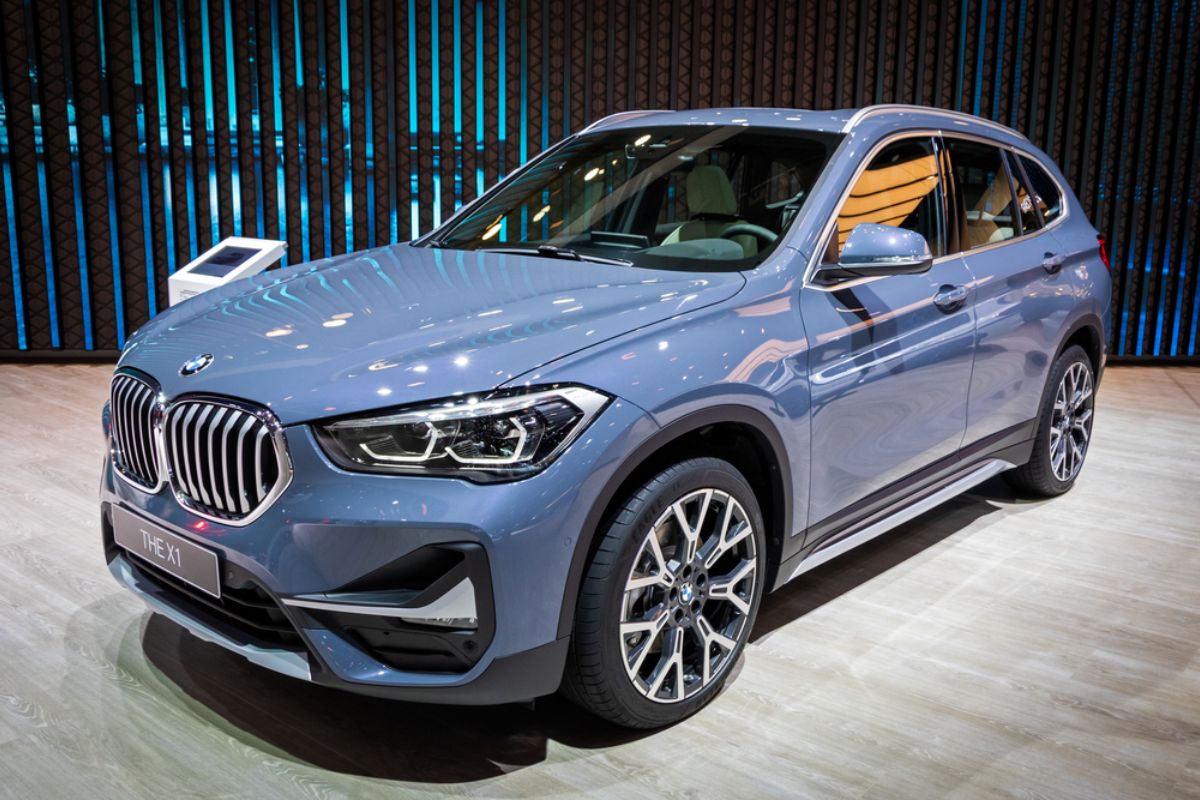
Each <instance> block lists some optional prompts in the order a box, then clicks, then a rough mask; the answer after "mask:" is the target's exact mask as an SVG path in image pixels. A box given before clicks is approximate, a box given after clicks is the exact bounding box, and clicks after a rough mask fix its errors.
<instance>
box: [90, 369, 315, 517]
mask: <svg viewBox="0 0 1200 800" xmlns="http://www.w3.org/2000/svg"><path fill="white" fill-rule="evenodd" d="M109 409H110V425H111V428H110V445H111V454H110V455H111V460H112V464H113V467H114V468H115V470H116V472H117V473H118V474H119V475H120V476H121V477H122V478H124V479H125V480H126V481H128V482H129V483H131V484H133V485H134V486H136V487H138V488H140V489H142V490H143V491H150V492H157V491H158V490H159V488H160V487H161V486H162V485H163V484H164V483H166V482H168V481H169V482H170V484H171V489H172V491H173V492H174V494H175V498H176V499H177V500H178V501H179V502H180V504H181V505H183V506H184V507H185V508H187V509H189V510H190V511H192V512H193V513H195V514H197V515H199V516H202V517H206V518H208V519H212V520H216V521H218V522H225V523H229V524H231V525H245V524H248V523H249V522H251V521H253V520H254V519H257V517H258V516H259V515H260V514H261V513H262V512H263V511H264V510H265V509H266V508H267V506H269V505H270V503H271V502H273V501H274V500H275V498H276V497H278V496H279V494H280V493H282V492H283V490H284V489H285V488H286V487H287V484H288V483H289V481H290V480H291V461H290V459H289V458H288V454H287V445H286V444H285V442H284V438H283V433H282V429H281V428H280V427H279V423H278V422H277V421H276V420H275V418H274V416H273V415H272V414H271V413H270V411H268V410H266V409H260V408H255V407H251V406H247V405H244V404H242V403H240V402H237V401H227V400H223V399H219V398H202V397H195V398H191V397H185V398H183V399H181V400H177V401H175V402H174V403H171V404H166V403H165V402H164V401H163V400H161V399H160V395H159V389H158V386H157V385H156V384H154V383H153V382H152V381H151V380H149V379H143V378H141V377H138V376H137V375H134V374H131V372H130V371H128V370H122V371H120V372H118V373H117V374H116V375H115V376H114V377H113V381H112V387H111V392H110V405H109Z"/></svg>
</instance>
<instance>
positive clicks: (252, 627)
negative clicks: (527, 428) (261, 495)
mask: <svg viewBox="0 0 1200 800" xmlns="http://www.w3.org/2000/svg"><path fill="white" fill-rule="evenodd" d="M653 427H654V425H653V422H652V421H651V420H650V419H649V418H648V417H647V416H646V415H645V414H644V413H643V412H642V411H641V410H640V409H638V408H636V407H635V406H632V405H630V404H627V403H623V402H620V401H617V402H614V403H613V404H611V405H610V407H609V408H607V409H606V410H605V411H604V412H603V413H602V414H601V415H600V417H598V418H597V419H596V420H595V421H593V423H592V425H591V426H590V427H589V428H588V430H587V431H585V432H584V434H583V436H581V438H580V439H579V440H578V441H576V442H575V443H574V444H572V446H571V448H570V449H569V450H568V451H567V452H566V453H564V454H563V455H562V456H561V457H560V458H559V459H558V460H557V461H555V462H554V463H553V464H552V465H551V466H550V467H549V468H548V469H547V470H545V471H544V472H542V473H540V474H538V475H535V476H533V477H530V478H527V479H525V480H522V481H517V482H514V483H505V484H474V483H470V482H468V481H465V480H456V479H445V478H426V477H415V476H383V475H366V474H358V473H348V472H345V471H343V470H341V469H339V468H337V467H336V466H334V465H333V464H332V463H330V462H329V460H328V459H327V458H326V457H325V455H324V453H322V452H321V450H320V448H319V446H318V445H317V444H316V442H315V439H314V437H313V436H312V433H311V431H310V429H309V428H308V427H307V426H295V427H290V428H287V429H286V431H285V433H286V437H287V443H288V448H289V451H290V455H291V458H292V462H293V468H294V475H293V479H292V482H291V485H290V486H289V487H288V489H287V491H286V492H284V494H283V495H281V496H280V497H279V498H278V499H277V500H276V501H275V503H274V504H273V505H272V506H271V507H270V508H269V509H268V510H267V511H266V512H265V513H264V514H263V515H262V516H261V517H259V518H258V519H256V520H255V521H254V522H253V523H251V524H250V525H247V526H244V527H229V526H222V525H220V524H218V523H214V522H212V521H211V520H204V519H201V518H200V517H198V516H196V515H195V514H192V513H191V512H190V511H188V510H187V509H186V508H184V507H182V506H181V505H180V504H179V503H178V502H176V501H175V499H174V498H173V497H172V495H171V492H170V490H169V488H163V489H162V490H161V491H159V492H157V493H153V494H151V493H148V492H144V491H141V490H139V489H137V488H135V487H133V486H131V485H129V484H128V483H127V482H125V481H123V480H118V479H116V478H115V476H114V475H113V471H112V468H111V465H110V464H107V463H106V468H105V471H104V478H103V481H102V486H101V504H102V510H103V513H102V519H103V520H104V523H103V524H104V527H105V530H104V540H105V550H106V556H107V558H108V562H109V569H110V571H111V572H112V573H113V575H114V576H115V577H116V578H117V580H118V581H120V582H121V583H122V584H123V585H125V586H126V587H127V588H129V589H130V590H131V591H133V592H134V593H136V594H138V595H139V596H140V597H141V598H142V599H143V600H144V601H145V602H146V603H147V604H148V605H149V606H150V608H151V609H153V610H154V611H156V612H158V613H161V614H163V615H164V616H167V617H169V618H171V619H172V620H174V621H175V622H177V623H179V624H180V625H182V626H184V627H186V628H188V629H189V630H190V631H192V632H193V633H194V634H195V635H197V636H198V637H200V638H202V639H205V640H207V641H210V642H213V643H216V644H219V645H221V646H223V647H226V648H228V649H230V650H232V651H234V652H237V653H239V654H241V655H243V656H244V657H246V658H247V659H248V660H250V661H252V662H254V663H256V664H259V665H261V666H264V667H267V668H269V669H273V670H275V671H277V672H280V673H282V674H286V675H289V676H291V677H295V678H300V679H303V680H310V681H313V682H316V683H321V684H326V685H331V686H336V687H339V688H343V689H348V690H352V691H355V692H360V693H366V694H373V695H378V696H385V697H391V698H397V699H407V700H416V701H423V702H440V703H464V704H490V703H503V702H515V701H522V700H528V699H531V698H534V697H538V696H541V695H545V694H549V693H552V692H554V691H555V690H556V689H557V688H558V684H559V681H560V680H561V677H562V670H563V665H564V663H565V659H566V651H567V644H568V640H567V639H566V638H563V637H561V636H560V635H559V627H560V625H559V623H560V618H561V615H562V613H563V610H564V602H565V600H564V587H565V586H566V584H567V578H568V572H569V570H570V568H571V562H572V557H573V555H574V552H575V545H576V543H577V541H578V539H579V536H580V531H581V530H582V529H583V525H584V520H585V518H586V516H587V514H588V512H589V511H590V509H591V506H592V505H593V503H594V501H595V499H596V498H597V497H598V496H599V493H600V491H601V489H602V487H604V485H605V483H606V482H607V480H608V478H609V477H610V476H611V475H612V473H613V471H614V470H615V469H616V468H617V466H618V465H619V464H620V461H621V456H622V455H623V454H624V453H626V452H628V450H629V449H630V448H631V446H632V444H633V443H635V442H636V441H637V440H638V439H640V438H641V437H643V436H645V435H647V434H648V432H649V431H650V430H651V429H652V428H653ZM115 505H120V506H122V507H124V508H125V509H127V510H129V511H132V512H133V513H136V514H141V515H143V516H145V517H147V518H148V519H150V520H151V521H153V522H155V523H156V524H159V525H162V526H164V527H166V528H168V529H169V530H170V531H172V532H174V533H176V534H178V535H180V536H184V537H186V538H188V539H189V540H191V541H194V542H196V543H198V544H201V545H203V546H204V547H207V548H209V549H211V550H215V551H216V552H217V553H218V557H219V559H220V564H221V572H222V581H223V597H225V598H226V599H227V600H228V603H226V602H225V601H224V600H223V601H219V602H216V603H214V602H213V600H212V599H211V598H206V597H204V596H203V595H201V594H199V593H196V592H189V591H188V587H187V586H186V585H183V584H181V583H179V582H173V581H172V580H171V578H170V575H169V574H167V573H164V572H161V571H160V570H157V569H156V568H155V567H154V565H152V564H148V563H146V562H145V561H143V560H142V559H140V558H138V557H137V556H135V555H132V554H130V553H129V552H127V551H125V550H123V549H122V548H120V547H119V546H117V545H116V544H115V543H114V541H113V537H112V530H111V513H110V509H111V507H113V506H115ZM431 553H434V554H435V555H434V556H432V557H431V556H430V554H431ZM456 553H457V554H458V555H457V556H455V554H456ZM418 573H419V574H420V576H421V577H419V579H418V578H414V577H413V576H414V575H418ZM468 587H469V591H470V592H471V601H472V602H471V605H470V609H471V610H472V612H473V613H474V614H475V617H476V622H475V624H474V625H473V626H472V627H469V628H466V627H463V626H462V625H461V624H460V623H461V620H458V621H456V620H443V623H444V624H442V625H436V624H435V625H429V624H426V623H427V620H420V619H417V620H414V619H412V617H414V616H415V617H420V616H421V615H422V614H428V615H432V616H450V617H453V616H455V615H458V614H465V613H466V612H464V611H461V609H463V608H465V606H464V605H463V603H462V602H461V601H462V599H463V594H462V593H463V592H464V591H466V590H467V588H468ZM452 589H455V590H457V594H454V593H453V592H451V591H450V590H452ZM423 590H424V594H422V591H423ZM388 597H394V598H395V605H394V606H393V607H390V608H385V607H383V606H381V605H379V603H380V599H381V598H385V599H386V598H388ZM364 598H365V601H364V602H365V606H364V602H360V601H363V599H364ZM226 606H228V607H226ZM414 608H415V609H434V610H435V611H422V612H421V614H413V613H409V609H414ZM453 609H459V610H457V611H456V610H453ZM376 610H378V613H375V612H376Z"/></svg>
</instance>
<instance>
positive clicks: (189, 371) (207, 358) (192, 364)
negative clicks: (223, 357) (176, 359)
mask: <svg viewBox="0 0 1200 800" xmlns="http://www.w3.org/2000/svg"><path fill="white" fill-rule="evenodd" d="M212 362H213V357H212V353H201V354H200V355H198V356H196V357H194V358H189V359H188V360H187V361H185V362H183V366H182V367H180V368H179V374H180V375H184V376H187V375H195V374H196V373H197V372H199V371H200V370H202V369H204V368H205V367H207V366H208V365H209V364H211V363H212Z"/></svg>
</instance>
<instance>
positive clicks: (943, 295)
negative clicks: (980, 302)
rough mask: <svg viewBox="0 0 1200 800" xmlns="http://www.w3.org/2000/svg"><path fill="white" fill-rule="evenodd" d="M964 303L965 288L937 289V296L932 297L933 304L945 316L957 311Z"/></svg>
mask: <svg viewBox="0 0 1200 800" xmlns="http://www.w3.org/2000/svg"><path fill="white" fill-rule="evenodd" d="M965 302H967V287H965V286H949V285H946V286H943V287H941V288H940V289H938V292H937V294H935V295H934V296H933V304H934V305H935V306H937V307H938V308H939V309H941V310H942V311H945V312H946V313H947V314H948V313H950V312H951V311H957V310H958V309H959V308H961V307H962V304H963V303H965Z"/></svg>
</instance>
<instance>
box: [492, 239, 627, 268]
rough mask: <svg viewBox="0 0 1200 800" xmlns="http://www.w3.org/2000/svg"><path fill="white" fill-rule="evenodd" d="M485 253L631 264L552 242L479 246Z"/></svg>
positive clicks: (622, 264) (621, 259)
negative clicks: (518, 245)
mask: <svg viewBox="0 0 1200 800" xmlns="http://www.w3.org/2000/svg"><path fill="white" fill-rule="evenodd" d="M479 249H480V250H482V251H483V252H485V253H511V254H513V255H519V256H543V257H545V258H565V259H568V260H570V261H593V262H595V263H597V264H617V265H619V266H622V267H628V266H632V265H633V262H632V261H627V260H625V259H623V258H605V257H604V256H593V255H588V254H587V253H580V252H579V251H577V250H571V249H570V248H567V247H555V246H554V245H552V244H541V245H538V246H537V247H481V248H479Z"/></svg>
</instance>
